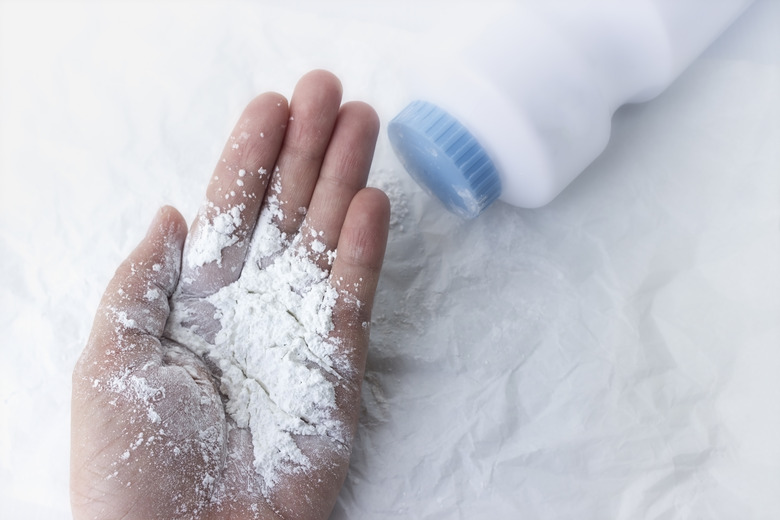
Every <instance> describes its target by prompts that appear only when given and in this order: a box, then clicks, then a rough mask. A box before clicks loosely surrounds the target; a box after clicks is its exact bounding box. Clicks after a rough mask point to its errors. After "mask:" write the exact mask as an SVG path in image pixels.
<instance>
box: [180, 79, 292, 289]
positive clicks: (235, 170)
mask: <svg viewBox="0 0 780 520" xmlns="http://www.w3.org/2000/svg"><path fill="white" fill-rule="evenodd" d="M287 119H288V105H287V100H286V99H285V98H284V97H283V96H281V95H280V94H276V93H272V92H269V93H266V94H262V95H260V96H258V97H256V98H255V99H254V100H253V101H252V102H250V103H249V105H248V106H247V107H246V109H244V112H243V114H242V115H241V117H240V118H239V121H238V123H237V124H236V126H235V128H234V130H233V133H232V134H231V135H230V138H229V139H228V141H227V143H226V144H225V147H224V149H223V152H222V157H221V158H220V160H219V162H218V163H217V166H216V168H215V169H214V174H213V175H212V177H211V181H210V182H209V185H208V188H207V189H206V200H205V201H204V202H203V205H202V206H201V208H200V211H199V212H198V216H197V218H196V219H195V221H194V222H193V223H192V227H191V228H190V232H189V235H188V237H187V243H186V245H185V249H184V257H183V261H182V276H181V282H180V288H181V290H182V291H183V293H184V294H186V295H189V296H201V297H202V296H208V295H210V294H213V293H215V292H216V291H218V290H219V289H220V288H222V287H224V286H226V285H229V284H230V283H232V282H234V281H235V280H237V279H238V277H239V275H240V274H241V269H242V267H243V264H244V260H245V258H246V253H247V249H248V247H249V241H250V240H249V239H250V238H251V236H252V231H253V229H254V227H255V223H256V221H257V216H258V213H259V211H260V207H261V205H262V202H263V200H264V197H265V192H266V188H267V186H268V181H269V179H270V178H271V174H272V172H273V168H274V165H275V164H276V160H277V157H278V155H279V150H280V149H281V146H282V142H283V141H284V135H285V129H286V126H287Z"/></svg>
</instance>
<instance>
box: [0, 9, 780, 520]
mask: <svg viewBox="0 0 780 520" xmlns="http://www.w3.org/2000/svg"><path fill="white" fill-rule="evenodd" d="M480 5H483V8H480V10H479V12H480V13H483V14H484V13H486V12H489V9H490V8H492V6H493V5H494V4H489V5H488V4H480ZM474 6H475V4H469V3H457V2H455V3H453V2H443V1H441V2H429V3H421V4H420V3H418V4H415V3H413V2H408V3H400V4H399V3H392V4H391V3H387V4H375V3H360V2H336V3H333V2H328V3H322V4H318V3H315V2H311V3H306V4H295V3H281V2H280V3H268V2H266V3H263V2H254V3H243V2H241V3H239V2H216V1H212V2H207V1H201V2H180V3H177V2H157V3H155V2H137V3H135V2H118V1H108V2H97V1H86V2H52V3H45V2H40V1H31V2H16V1H9V0H0V161H1V162H0V331H2V337H3V340H2V342H1V343H2V345H1V346H0V517H3V518H9V519H10V518H69V516H70V514H69V505H68V491H67V486H68V449H69V448H68V447H69V399H70V395H69V394H70V371H71V369H72V366H73V364H74V362H75V360H76V358H77V356H78V354H79V351H80V349H81V348H82V346H83V344H84V343H85V341H86V337H87V335H88V333H89V328H90V325H91V320H92V315H93V313H94V311H95V308H96V306H97V303H98V300H99V298H100V295H101V293H102V290H103V288H104V287H105V284H106V283H107V281H108V279H109V278H110V276H111V275H112V273H113V270H114V269H115V267H116V266H117V265H118V264H119V262H120V261H121V260H122V259H123V258H124V256H126V254H127V253H128V252H129V251H130V250H131V249H132V247H133V246H134V244H135V243H136V242H137V241H138V240H139V239H140V238H141V237H142V236H143V234H144V232H145V230H146V226H147V225H148V223H149V221H150V219H151V217H152V216H153V214H154V212H155V210H156V208H157V207H159V206H160V205H162V204H166V203H169V204H173V205H175V206H177V207H178V208H180V210H181V211H182V212H183V214H184V215H185V217H187V218H188V219H192V217H193V216H194V215H195V212H196V209H197V206H198V204H199V202H200V200H201V198H202V193H203V192H204V189H205V186H206V182H207V179H208V176H209V175H210V172H211V168H212V166H213V164H214V163H215V161H216V159H217V157H218V155H219V151H220V150H221V147H222V144H223V142H224V139H225V138H226V136H227V135H228V132H229V131H230V129H231V128H232V125H233V123H234V120H235V118H237V117H238V114H239V113H240V111H241V109H242V108H243V106H244V105H245V104H246V102H248V101H249V99H251V98H252V97H253V96H254V95H255V94H257V93H259V92H262V91H265V90H277V91H280V92H282V93H284V94H286V95H288V96H289V94H290V93H291V92H292V87H293V86H294V84H295V82H296V80H297V79H298V77H299V76H300V75H301V74H302V73H304V72H305V71H307V70H309V69H311V68H316V67H324V68H329V69H331V70H333V71H334V72H336V73H337V74H338V75H339V76H340V77H341V79H342V80H343V83H344V90H345V99H362V100H365V101H368V102H370V103H372V104H373V105H374V106H375V107H376V108H377V110H378V112H379V114H380V117H381V119H382V122H383V124H386V123H387V122H388V121H389V119H390V118H391V117H392V116H393V115H394V111H395V110H396V109H397V108H398V107H399V105H400V104H402V103H403V102H404V101H405V96H406V95H407V91H406V90H405V89H406V83H405V82H404V80H403V77H404V73H405V70H404V64H405V59H406V52H407V51H404V49H408V48H410V47H409V46H410V45H411V46H413V45H417V44H421V45H425V43H426V40H425V38H426V35H427V34H428V30H429V28H430V22H429V20H430V19H432V18H431V17H434V16H436V15H438V14H441V13H446V14H445V15H446V16H447V17H449V19H450V21H451V23H452V24H453V29H454V30H455V31H466V30H468V28H469V23H470V21H471V19H472V17H473V16H475V12H474ZM485 6H487V7H485ZM411 13H417V14H419V15H420V17H419V18H414V17H412V16H411ZM779 38H780V3H777V2H774V1H773V0H759V1H758V2H757V3H756V4H755V5H754V7H752V8H751V9H750V10H749V11H748V12H747V13H746V14H745V15H744V16H743V18H742V19H740V20H739V21H738V22H737V24H736V25H735V26H733V27H732V28H731V30H729V31H728V32H727V33H726V34H725V35H724V36H723V37H722V38H721V39H720V40H718V41H717V42H716V44H715V45H714V46H713V47H712V48H711V49H709V50H708V51H707V52H706V53H705V55H704V56H702V57H701V58H700V59H699V60H698V61H696V62H695V63H694V64H693V65H692V66H691V68H690V69H689V70H687V71H686V73H685V74H684V75H683V76H682V77H681V78H680V79H679V80H678V81H677V82H676V83H675V84H674V85H673V86H672V87H671V88H670V89H669V90H667V91H666V92H665V93H664V94H662V95H661V96H660V97H659V98H657V99H655V100H653V101H651V102H649V103H646V104H643V105H637V106H630V107H625V108H623V109H621V110H620V111H619V112H618V114H617V115H616V117H615V120H614V127H613V138H612V141H611V143H610V145H609V147H608V149H607V151H606V152H605V153H604V154H603V155H602V156H601V157H600V158H599V159H598V160H597V161H596V162H595V163H594V164H592V165H591V167H590V168H588V170H587V171H586V172H585V173H584V174H583V175H581V176H580V178H578V179H577V180H576V181H575V182H574V183H573V184H572V185H571V186H570V187H569V188H568V189H567V190H566V191H565V192H564V193H563V194H562V195H561V196H560V197H559V198H558V199H556V200H555V201H554V202H553V203H551V204H550V205H548V206H546V207H544V208H541V209H535V210H522V209H516V208H512V207H509V206H506V205H503V204H496V205H494V206H493V207H492V208H490V209H489V210H488V211H487V212H486V213H485V214H483V215H482V216H480V217H479V218H478V219H477V220H475V221H472V222H464V221H461V220H459V219H458V218H457V217H454V216H452V215H450V214H448V213H446V212H445V211H444V210H443V209H441V208H440V207H439V206H438V205H437V204H436V203H435V202H433V201H432V200H431V199H429V198H428V197H427V196H426V195H425V194H424V193H423V192H422V191H421V190H420V189H419V188H417V186H416V185H414V183H413V182H412V181H411V180H410V179H409V178H408V177H407V176H406V174H405V172H404V171H403V170H402V168H401V167H400V165H399V163H398V162H397V160H396V159H395V158H394V156H393V155H392V153H391V151H390V149H389V145H388V143H387V138H386V137H385V134H384V131H383V133H382V136H381V138H380V142H379V144H378V148H377V154H376V157H375V161H374V165H373V170H372V175H371V183H372V184H374V185H377V186H380V187H383V188H385V189H386V190H387V191H388V192H389V193H390V194H391V197H392V200H393V203H394V208H393V212H394V213H393V222H392V228H391V233H390V242H389V246H388V250H387V258H386V264H385V270H384V272H383V276H382V280H381V283H380V290H379V295H378V298H377V301H376V306H375V309H374V320H373V329H372V341H371V352H370V356H369V361H368V372H367V378H366V382H365V385H364V407H365V410H364V413H363V417H362V421H361V425H360V430H359V436H358V438H357V442H356V446H355V448H354V453H353V459H352V468H351V470H350V473H349V476H348V478H347V482H346V484H345V487H344V489H343V491H342V493H341V496H340V499H339V501H338V504H337V506H336V509H335V511H334V513H333V518H336V519H342V518H365V519H385V518H387V519H390V518H399V519H400V518H429V519H430V518H447V519H450V518H539V519H568V518H578V519H604V518H619V519H633V518H665V519H688V518H718V519H721V518H722V519H737V518H738V519H751V518H754V519H770V518H778V517H780V493H778V490H780V442H779V440H780V375H779V374H780V157H779V155H780V153H779V151H778V150H780V128H779V126H780V123H778V121H780V40H779Z"/></svg>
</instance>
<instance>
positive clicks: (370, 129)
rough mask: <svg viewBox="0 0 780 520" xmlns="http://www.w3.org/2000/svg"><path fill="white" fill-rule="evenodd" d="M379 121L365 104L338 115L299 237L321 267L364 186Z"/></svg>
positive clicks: (352, 105)
mask: <svg viewBox="0 0 780 520" xmlns="http://www.w3.org/2000/svg"><path fill="white" fill-rule="evenodd" d="M378 134H379V118H378V117H377V115H376V112H374V109H373V108H371V107H370V106H368V105H366V104H365V103H358V102H353V103H347V104H345V105H344V106H343V107H342V108H341V111H340V112H339V116H338V119H337V121H336V126H335V128H334V131H333V136H332V137H331V141H330V146H329V147H328V151H327V153H326V155H325V158H324V161H323V164H322V169H321V171H320V175H319V178H318V179H317V184H316V186H315V188H314V193H313V194H312V197H311V202H310V204H309V210H308V213H307V215H306V219H305V221H304V224H303V228H302V232H301V236H302V239H303V242H304V244H305V245H306V246H307V247H308V250H309V251H310V252H311V254H312V259H313V260H314V261H315V262H317V263H318V264H319V266H320V267H321V268H323V269H324V268H326V267H327V255H325V253H327V252H330V251H332V250H334V249H336V246H337V244H338V241H339V236H340V235H341V228H342V225H343V224H344V219H345V217H346V215H347V210H348V208H349V207H350V203H351V202H352V199H353V197H354V196H355V194H357V193H358V191H360V190H361V189H362V188H364V187H365V185H366V180H367V179H368V172H369V169H370V167H371V160H372V158H373V155H374V147H375V145H376V139H377V135H378Z"/></svg>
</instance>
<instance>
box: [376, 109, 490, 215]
mask: <svg viewBox="0 0 780 520" xmlns="http://www.w3.org/2000/svg"><path fill="white" fill-rule="evenodd" d="M387 133H388V137H389V138H390V144H391V145H392V146H393V150H394V151H395V153H396V155H397V156H398V158H399V159H400V160H401V163H402V164H403V165H404V168H406V170H407V171H408V172H409V174H410V175H411V176H412V177H413V178H414V179H415V180H416V181H417V183H418V184H420V186H422V187H423V188H424V189H425V190H426V191H427V192H428V193H430V194H431V195H433V196H434V197H437V198H438V199H439V200H440V201H441V202H442V203H444V205H445V206H446V207H447V209H449V210H450V211H452V212H453V213H456V214H458V215H460V216H461V217H464V218H474V217H476V216H477V215H479V214H480V213H481V212H482V210H484V209H485V208H487V207H488V206H489V205H490V204H491V203H492V202H493V201H495V200H496V199H497V198H498V197H499V195H501V181H500V180H499V177H498V172H497V171H496V168H495V166H494V165H493V162H492V161H491V160H490V158H489V157H488V155H487V153H486V152H485V150H484V149H483V148H482V146H481V145H480V144H479V143H478V142H477V140H476V139H475V138H474V136H472V135H471V133H470V132H469V131H468V130H466V128H465V127H464V126H463V125H462V124H461V123H460V122H459V121H458V120H457V119H455V118H454V117H452V116H451V115H450V114H448V113H447V112H445V111H444V110H442V109H441V108H439V107H437V106H436V105H434V104H432V103H428V102H426V101H414V102H412V103H410V104H409V105H408V106H407V107H406V108H404V109H403V110H402V111H401V112H400V113H399V114H398V115H397V116H396V117H395V118H394V119H393V120H392V121H391V122H390V124H389V125H388V129H387Z"/></svg>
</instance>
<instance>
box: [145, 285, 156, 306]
mask: <svg viewBox="0 0 780 520" xmlns="http://www.w3.org/2000/svg"><path fill="white" fill-rule="evenodd" d="M158 298H160V290H159V289H155V288H154V287H150V288H149V289H147V290H146V294H144V299H145V300H147V301H150V302H152V301H155V300H157V299H158Z"/></svg>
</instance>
